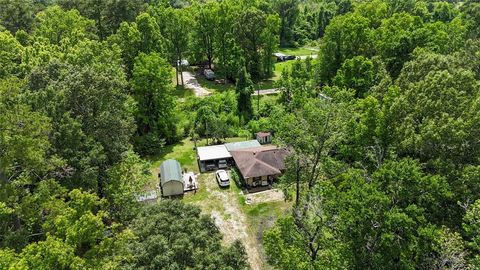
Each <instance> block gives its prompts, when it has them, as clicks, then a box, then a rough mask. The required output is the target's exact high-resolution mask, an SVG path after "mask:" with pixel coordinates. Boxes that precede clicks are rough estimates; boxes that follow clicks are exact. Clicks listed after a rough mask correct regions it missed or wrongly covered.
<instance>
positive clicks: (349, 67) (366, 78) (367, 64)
mask: <svg viewBox="0 0 480 270" xmlns="http://www.w3.org/2000/svg"><path fill="white" fill-rule="evenodd" d="M374 76H375V70H374V66H373V62H372V61H371V60H370V59H367V58H365V57H364V56H356V57H354V58H351V59H347V60H345V62H343V64H342V67H341V68H340V69H339V70H338V71H337V75H335V77H334V78H333V83H334V84H335V85H337V86H339V87H345V88H352V89H355V90H356V96H358V97H361V96H364V95H365V94H366V93H367V91H368V90H369V89H370V87H372V86H373V85H374V84H375V81H374Z"/></svg>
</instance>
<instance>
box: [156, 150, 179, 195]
mask: <svg viewBox="0 0 480 270" xmlns="http://www.w3.org/2000/svg"><path fill="white" fill-rule="evenodd" d="M184 186H185V183H184V180H183V176H182V169H181V167H180V163H178V161H176V160H174V159H168V160H165V161H164V162H163V163H162V165H160V187H161V189H162V195H163V196H164V197H166V196H175V195H181V194H183V190H184Z"/></svg>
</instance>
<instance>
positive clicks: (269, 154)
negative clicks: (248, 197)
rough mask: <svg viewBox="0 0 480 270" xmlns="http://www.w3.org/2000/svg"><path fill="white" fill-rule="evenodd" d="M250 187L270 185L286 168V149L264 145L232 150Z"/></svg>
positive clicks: (238, 166) (236, 162)
mask: <svg viewBox="0 0 480 270" xmlns="http://www.w3.org/2000/svg"><path fill="white" fill-rule="evenodd" d="M230 153H231V154H232V157H233V159H234V160H235V164H236V166H237V168H238V170H239V171H240V173H241V175H242V177H243V179H244V180H245V183H246V184H247V186H249V187H257V186H267V185H270V184H271V183H272V182H273V181H274V180H275V179H276V178H277V177H278V176H280V175H281V174H282V173H283V171H284V170H285V157H286V156H287V154H288V152H287V150H286V149H282V148H277V147H275V146H263V147H255V148H248V149H239V150H235V151H231V152H230Z"/></svg>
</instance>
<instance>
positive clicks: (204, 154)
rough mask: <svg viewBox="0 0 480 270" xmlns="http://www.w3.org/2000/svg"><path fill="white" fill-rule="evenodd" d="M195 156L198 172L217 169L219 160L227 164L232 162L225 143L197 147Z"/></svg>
mask: <svg viewBox="0 0 480 270" xmlns="http://www.w3.org/2000/svg"><path fill="white" fill-rule="evenodd" d="M197 157H198V167H199V168H200V172H206V171H213V170H217V169H218V164H219V162H223V161H226V163H227V164H228V165H230V164H231V162H232V155H230V152H228V150H227V148H226V147H225V145H211V146H202V147H198V148H197Z"/></svg>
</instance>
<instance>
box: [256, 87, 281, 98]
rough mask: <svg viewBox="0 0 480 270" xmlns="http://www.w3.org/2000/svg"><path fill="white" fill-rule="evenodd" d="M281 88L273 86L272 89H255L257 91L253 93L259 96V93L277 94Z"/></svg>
mask: <svg viewBox="0 0 480 270" xmlns="http://www.w3.org/2000/svg"><path fill="white" fill-rule="evenodd" d="M259 92H260V93H259ZM280 92H281V91H280V89H278V88H272V89H262V90H260V91H258V90H255V92H253V95H254V96H258V95H271V94H277V93H280Z"/></svg>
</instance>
